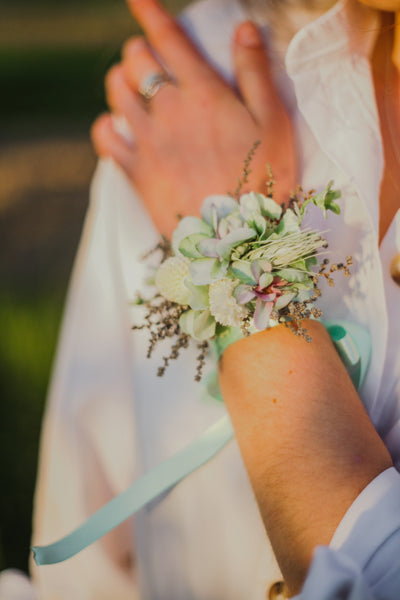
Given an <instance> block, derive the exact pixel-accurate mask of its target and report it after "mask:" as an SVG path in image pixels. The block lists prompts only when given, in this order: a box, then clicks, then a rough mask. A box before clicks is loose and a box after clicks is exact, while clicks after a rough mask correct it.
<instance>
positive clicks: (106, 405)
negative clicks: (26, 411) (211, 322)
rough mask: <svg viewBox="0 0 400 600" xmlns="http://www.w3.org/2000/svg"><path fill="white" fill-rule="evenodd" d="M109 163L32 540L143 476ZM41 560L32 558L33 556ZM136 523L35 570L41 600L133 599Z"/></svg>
mask: <svg viewBox="0 0 400 600" xmlns="http://www.w3.org/2000/svg"><path fill="white" fill-rule="evenodd" d="M121 178H122V175H121V174H120V173H119V172H118V170H117V169H116V168H115V167H114V165H113V164H112V163H110V162H106V163H103V164H100V167H99V169H98V172H97V174H96V176H95V179H94V184H93V188H92V197H91V204H90V208H89V211H88V215H87V218H86V222H85V226H84V232H83V236H82V240H81V243H80V247H79V251H78V255H77V259H76V263H75V267H74V272H73V277H72V283H71V286H70V291H69V296H68V300H67V306H66V310H65V314H64V320H63V327H62V332H61V336H60V341H59V346H58V353H57V357H56V363H55V368H54V371H53V378H52V383H51V388H50V393H49V397H48V403H47V409H46V415H45V419H44V425H43V432H42V441H41V452H40V460H39V474H38V481H37V488H36V495H35V504H34V524H33V526H34V527H33V528H34V534H33V543H34V544H35V545H44V544H48V543H51V542H54V541H55V540H57V539H58V538H60V537H62V536H64V535H65V534H67V533H69V532H70V531H71V530H73V529H74V528H75V527H76V526H78V525H80V524H81V523H82V522H83V521H85V520H86V519H87V518H88V517H89V516H90V514H92V513H93V512H94V511H95V510H96V509H97V508H99V507H100V506H101V505H103V504H104V503H105V502H107V501H108V500H110V499H111V498H112V497H113V496H115V495H116V494H118V493H120V492H121V491H123V490H124V489H126V488H127V487H128V486H129V485H130V484H131V483H132V481H133V479H134V477H135V476H136V473H135V470H136V454H135V429H134V414H133V413H134V404H133V394H132V382H131V356H130V344H129V336H130V335H131V331H130V327H131V322H130V319H129V312H128V311H129V308H128V301H129V298H127V296H126V290H125V287H124V281H123V275H122V273H121V265H120V251H121V248H120V246H119V239H118V235H119V231H118V220H117V215H118V210H120V209H121V205H120V201H121V199H120V197H119V195H118V188H119V187H121V185H122V186H125V187H124V192H123V193H124V194H125V200H126V201H129V198H126V194H129V190H128V186H126V185H125V184H124V183H123V182H122V183H121V181H120V179H121ZM32 563H33V561H32ZM134 567H135V565H134V548H133V540H132V523H131V522H130V521H129V520H128V521H126V522H125V523H123V524H122V525H121V526H119V527H118V528H117V529H115V530H114V531H112V532H110V533H109V534H108V535H106V536H105V537H104V538H103V539H101V540H100V541H99V542H97V543H96V544H94V545H92V546H91V547H89V548H87V549H86V550H84V551H83V552H81V553H80V554H79V555H77V556H75V557H73V558H71V559H69V560H68V561H66V562H63V563H61V564H57V565H51V566H41V567H36V566H35V565H34V564H32V575H33V577H34V580H35V582H36V584H37V586H38V589H39V598H40V600H50V599H51V600H53V599H54V598H57V599H59V600H103V599H104V600H106V599H107V600H109V599H110V598H117V599H118V600H125V599H126V600H128V599H129V600H134V599H135V598H137V597H138V592H137V586H136V583H135V568H134Z"/></svg>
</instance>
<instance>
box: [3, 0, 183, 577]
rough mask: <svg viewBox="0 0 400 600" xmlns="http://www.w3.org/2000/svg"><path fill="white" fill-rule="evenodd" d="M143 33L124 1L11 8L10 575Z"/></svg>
mask: <svg viewBox="0 0 400 600" xmlns="http://www.w3.org/2000/svg"><path fill="white" fill-rule="evenodd" d="M167 4H168V6H169V7H170V8H171V9H172V10H174V11H175V12H176V11H177V10H179V7H180V6H182V4H183V2H182V1H181V0H170V1H169V2H168V3H167ZM137 31H138V28H137V26H136V25H135V23H134V22H133V20H132V18H131V17H130V15H129V12H128V10H127V8H126V6H125V4H124V2H123V0H68V2H67V1H65V0H58V2H57V3H55V2H54V0H36V1H35V2H32V0H8V1H4V0H0V400H1V401H0V407H1V408H0V456H1V463H0V464H1V466H0V469H1V471H0V482H1V484H0V485H1V494H0V515H1V518H0V527H1V529H0V570H2V569H4V568H8V567H14V568H19V569H22V570H24V571H27V565H28V548H29V541H30V535H31V513H32V496H33V490H34V483H35V476H36V464H37V452H38V442H39V433H40V424H41V418H42V413H43V409H44V404H45V398H46V389H47V385H48V378H49V373H50V369H51V362H52V357H53V353H54V349H55V344H56V339H57V332H58V328H59V324H60V319H61V315H62V308H63V303H64V298H65V293H66V289H67V284H68V279H69V275H70V271H71V267H72V263H73V258H74V254H75V251H76V248H77V244H78V241H79V235H80V231H81V227H82V222H83V218H84V214H85V210H86V206H87V199H88V189H89V183H90V179H91V176H92V174H93V170H94V167H95V157H94V155H93V152H92V149H91V146H90V142H89V137H88V131H89V127H90V124H91V122H92V121H93V119H94V118H95V117H96V115H97V114H98V113H100V112H101V111H102V110H104V108H105V105H104V99H103V78H104V75H105V72H106V71H107V69H108V68H109V66H110V65H111V64H112V63H113V62H115V61H117V60H118V57H119V49H120V47H121V44H122V43H123V41H124V40H125V39H126V38H127V37H129V36H130V35H132V33H135V32H137Z"/></svg>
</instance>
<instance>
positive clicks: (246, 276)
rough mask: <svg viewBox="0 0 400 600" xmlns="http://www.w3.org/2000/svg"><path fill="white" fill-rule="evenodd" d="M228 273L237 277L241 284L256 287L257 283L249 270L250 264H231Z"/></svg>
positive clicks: (243, 262) (237, 262) (238, 262)
mask: <svg viewBox="0 0 400 600" xmlns="http://www.w3.org/2000/svg"><path fill="white" fill-rule="evenodd" d="M229 271H230V272H231V273H232V274H233V275H234V276H235V277H237V278H238V279H239V280H240V281H241V283H245V284H247V285H257V283H258V281H257V279H255V277H254V275H253V272H252V270H251V263H250V262H245V261H244V260H238V261H235V262H233V263H232V265H231V266H230V269H229Z"/></svg>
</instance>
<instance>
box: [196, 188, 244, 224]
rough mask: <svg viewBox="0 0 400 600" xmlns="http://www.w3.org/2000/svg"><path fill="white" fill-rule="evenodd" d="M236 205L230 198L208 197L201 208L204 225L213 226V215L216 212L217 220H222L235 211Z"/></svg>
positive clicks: (220, 196)
mask: <svg viewBox="0 0 400 600" xmlns="http://www.w3.org/2000/svg"><path fill="white" fill-rule="evenodd" d="M237 208H238V203H237V202H236V200H235V199H234V198H232V197H231V196H222V195H214V196H208V198H206V199H205V200H204V202H203V206H202V207H201V216H202V218H203V220H204V221H206V223H208V224H209V225H211V226H212V227H213V226H214V219H213V213H214V211H216V214H217V217H218V219H223V218H225V217H227V216H228V215H229V214H231V213H232V212H234V211H235V210H237Z"/></svg>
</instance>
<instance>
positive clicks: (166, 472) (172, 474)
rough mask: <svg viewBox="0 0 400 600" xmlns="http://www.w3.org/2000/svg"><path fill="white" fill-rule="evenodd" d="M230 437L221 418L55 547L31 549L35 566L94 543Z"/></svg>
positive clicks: (227, 424)
mask: <svg viewBox="0 0 400 600" xmlns="http://www.w3.org/2000/svg"><path fill="white" fill-rule="evenodd" d="M233 435H234V433H233V428H232V424H231V422H230V419H229V417H228V416H224V417H223V418H222V419H220V420H219V421H217V422H216V423H214V425H212V426H211V427H209V428H208V429H207V430H206V431H205V432H204V433H203V434H202V435H201V436H200V437H199V438H197V440H195V441H194V442H192V443H191V444H189V445H188V446H186V448H184V449H183V450H181V451H180V452H178V453H176V454H174V455H173V456H171V457H170V458H168V459H167V460H165V461H163V462H162V463H160V464H159V465H157V466H156V467H154V468H153V469H151V470H150V471H149V472H148V473H146V474H145V475H143V476H142V477H140V478H139V479H138V480H137V481H135V483H133V484H132V485H131V486H130V487H129V488H128V489H127V490H125V492H122V494H119V495H118V496H116V497H115V498H113V499H112V500H111V501H110V502H108V503H107V504H105V505H104V506H103V507H102V508H100V509H99V510H98V511H96V512H95V513H94V514H93V515H92V516H91V517H89V519H88V520H87V521H85V523H83V524H82V525H81V526H80V527H78V528H77V529H75V530H74V531H73V532H72V533H70V534H69V535H67V536H65V537H63V538H62V539H60V540H58V541H57V542H55V543H54V544H50V545H48V546H33V547H32V548H31V549H32V551H33V556H34V559H35V562H36V564H37V565H50V564H55V563H59V562H62V561H64V560H67V559H68V558H71V556H74V555H75V554H77V553H78V552H80V551H81V550H83V549H84V548H86V547H87V546H89V545H90V544H93V542H95V541H96V540H98V539H99V538H101V537H102V536H103V535H105V534H106V533H108V532H109V531H111V530H112V529H114V527H116V526H117V525H119V524H120V523H122V522H123V521H125V520H126V519H127V518H128V517H130V516H131V515H133V514H135V513H136V512H137V511H138V510H140V509H141V508H143V507H144V506H145V505H146V504H148V503H149V502H150V501H151V500H154V499H155V498H157V497H158V496H159V495H160V494H162V493H163V492H166V491H167V490H169V489H170V488H172V487H173V486H174V485H176V484H177V483H178V482H179V481H181V480H182V479H184V478H185V477H187V475H189V474H190V473H192V472H193V471H195V470H196V469H198V468H199V467H201V466H202V465H204V464H205V463H207V462H208V461H209V460H210V459H211V458H213V457H214V456H215V454H217V453H218V452H219V451H220V450H222V448H223V447H224V446H225V445H226V444H227V443H228V442H229V440H230V439H231V438H232V437H233Z"/></svg>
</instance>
